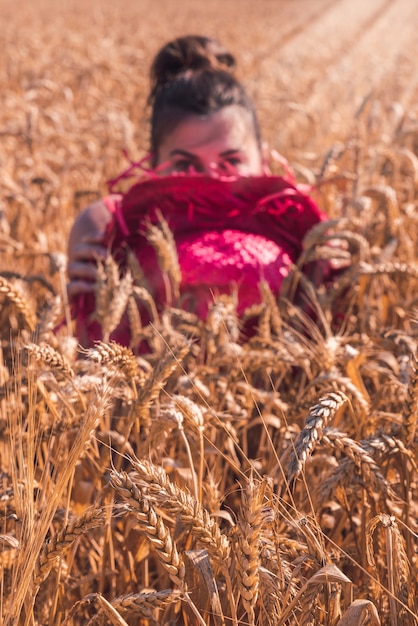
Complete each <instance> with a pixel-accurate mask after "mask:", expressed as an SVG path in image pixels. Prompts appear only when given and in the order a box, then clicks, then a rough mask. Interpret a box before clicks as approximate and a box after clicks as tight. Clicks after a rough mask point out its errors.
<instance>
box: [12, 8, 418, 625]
mask: <svg viewBox="0 0 418 626" xmlns="http://www.w3.org/2000/svg"><path fill="white" fill-rule="evenodd" d="M180 4H181V9H180V8H179V7H178V3H170V2H169V1H168V0H164V1H162V2H161V3H158V6H156V5H155V3H152V2H150V1H148V0H141V1H140V2H136V3H134V2H127V3H125V5H126V6H125V5H124V7H123V10H122V9H121V8H120V7H119V6H117V5H115V4H114V3H111V2H110V0H109V1H108V0H101V1H99V0H97V2H93V0H92V1H91V3H90V4H88V3H87V5H88V6H87V5H86V3H83V6H82V5H81V3H80V2H78V1H77V0H69V1H68V2H67V3H65V6H64V3H63V4H62V5H59V6H58V5H57V6H55V4H54V3H52V2H51V0H44V1H43V2H39V3H37V7H36V9H35V8H33V7H32V6H30V5H29V3H28V2H26V1H23V0H22V1H21V2H19V3H18V5H19V6H18V8H17V6H16V3H14V2H13V3H12V2H11V0H0V19H1V23H2V28H1V32H0V44H1V49H2V50H6V54H3V55H2V56H1V58H0V103H1V113H0V167H1V175H2V185H1V189H0V249H1V267H0V298H1V311H0V316H1V318H0V319H1V325H0V339H1V346H0V347H1V352H2V357H3V358H2V360H1V366H0V434H1V437H0V511H1V518H0V520H1V521H0V615H1V617H0V622H2V623H4V624H5V625H6V626H12V625H13V626H14V625H17V624H19V625H22V626H23V625H25V626H26V625H27V626H29V625H31V626H35V625H40V626H52V625H53V626H55V625H59V624H60V625H61V624H83V625H84V624H109V623H112V624H119V625H120V624H125V625H126V624H128V625H131V624H141V626H142V625H144V626H148V625H149V624H169V623H175V622H176V623H178V624H207V625H212V624H214V625H215V626H218V625H219V626H221V625H223V626H228V625H229V624H233V625H235V626H237V625H238V624H239V625H241V624H242V625H244V624H271V625H273V624H274V625H283V626H296V624H305V625H308V624H321V625H324V626H351V625H353V624H356V625H357V624H382V625H387V626H395V625H399V626H401V625H402V626H403V625H406V626H409V625H412V624H417V621H418V604H417V597H418V588H417V578H416V571H417V566H418V563H417V553H418V541H417V537H418V525H417V518H418V510H417V502H418V472H417V455H418V452H417V451H418V440H417V420H418V404H417V350H418V343H417V342H418V295H417V294H418V290H417V287H418V256H417V250H418V217H417V216H418V212H417V209H416V203H417V195H418V120H417V117H416V108H417V106H418V90H417V84H418V75H417V73H416V67H415V59H414V58H413V55H412V51H413V50H414V44H415V33H416V29H417V27H418V24H417V17H416V10H415V3H414V2H409V0H400V1H399V2H390V1H384V0H372V1H371V2H369V3H367V6H365V3H364V2H360V0H351V2H348V0H342V1H341V2H339V3H336V2H329V1H328V2H327V1H326V0H318V2H315V3H311V2H308V0H299V1H298V2H286V1H285V0H281V1H280V2H277V0H263V2H262V8H260V7H261V5H260V3H258V4H257V3H253V2H251V3H250V2H249V1H248V2H247V0H242V3H241V2H240V10H239V11H237V10H236V7H237V4H236V2H234V1H233V0H223V1H222V2H220V1H219V0H212V1H211V2H208V3H204V4H205V6H203V3H202V5H196V3H192V2H191V0H190V2H189V0H185V1H184V2H182V3H180ZM359 7H361V11H360V10H359ZM144 16H146V19H144ZM249 23H251V25H252V29H251V31H249V30H248V24H249ZM185 31H188V32H190V31H195V32H202V31H205V32H206V33H208V34H209V35H215V34H216V35H218V36H219V38H220V39H221V40H222V41H224V42H225V43H226V45H228V46H230V47H231V48H232V50H233V51H234V52H236V53H237V56H238V57H239V58H240V59H242V61H241V65H240V71H241V74H242V75H243V76H245V80H246V83H247V84H248V89H249V91H250V93H251V95H252V96H253V97H254V98H255V101H256V104H257V107H258V109H259V111H260V119H261V123H262V130H263V134H264V136H265V138H266V140H268V141H269V142H270V145H271V146H274V147H276V148H278V149H279V150H280V151H281V152H282V153H283V154H285V155H286V157H288V158H289V159H290V161H291V163H292V165H293V166H294V169H295V172H296V174H297V176H298V178H299V180H300V181H301V182H304V183H306V182H308V183H310V184H312V183H315V185H316V190H315V192H314V193H315V194H316V196H317V199H318V201H319V202H320V204H321V206H323V207H324V208H325V209H326V210H327V211H328V212H329V214H330V216H331V217H332V218H333V221H332V223H331V224H330V225H328V226H327V229H328V230H325V229H324V228H323V227H321V226H320V227H318V228H317V229H315V230H314V231H312V232H311V233H310V234H309V235H308V237H307V238H306V241H305V247H304V253H303V259H302V260H301V263H300V264H299V267H295V268H294V269H293V271H292V273H291V275H290V276H289V278H288V279H287V280H286V282H285V284H284V287H283V298H282V299H281V300H280V301H279V302H276V301H275V299H274V297H273V296H272V294H271V293H270V291H269V289H268V287H267V286H265V285H264V286H263V287H262V290H263V303H262V304H261V305H260V306H258V307H255V308H254V309H252V310H248V311H247V312H246V314H245V316H244V317H245V319H246V320H248V321H250V320H253V321H254V324H255V325H256V332H255V334H254V336H252V337H251V339H250V340H248V341H247V342H245V343H244V342H242V341H241V340H240V322H239V321H238V320H237V317H236V315H235V308H234V301H233V299H228V298H223V299H220V300H219V301H218V302H216V303H214V306H213V308H212V310H211V313H210V315H209V318H208V320H207V322H206V323H205V324H203V323H201V322H199V321H198V320H197V319H196V318H195V317H194V316H193V315H191V314H189V313H187V312H185V311H183V310H182V309H181V307H180V306H179V303H178V301H177V300H178V297H177V296H178V293H177V284H178V274H177V272H176V269H177V268H176V265H175V263H174V262H173V261H172V258H173V257H172V255H173V248H172V242H170V233H169V232H167V230H166V229H165V227H164V225H162V227H161V229H156V230H153V231H152V232H151V231H150V233H149V235H150V238H151V240H152V241H154V244H155V246H156V248H157V250H158V252H159V255H160V257H161V262H162V264H163V266H164V263H166V267H165V269H166V271H167V286H168V287H167V288H169V289H170V294H171V304H172V306H170V307H167V308H166V310H164V311H162V312H161V311H157V309H156V307H155V303H154V302H153V301H152V298H151V296H150V294H149V292H148V291H147V289H146V283H145V281H144V279H143V276H142V275H141V272H140V271H139V268H138V267H136V266H135V264H134V263H132V264H131V267H130V272H129V273H128V274H127V275H126V277H124V278H122V279H121V278H120V277H119V275H118V274H117V273H115V268H114V266H112V263H111V262H108V263H107V265H106V264H105V265H103V267H102V272H101V278H100V282H99V285H98V292H97V294H98V303H99V306H98V310H97V318H98V319H99V320H100V321H101V322H102V324H103V330H104V336H105V338H108V337H109V335H110V333H111V330H112V328H113V327H114V325H115V324H117V323H118V320H119V319H120V317H121V315H123V314H124V309H125V308H126V310H127V318H128V321H129V323H130V325H131V328H132V332H133V336H134V337H135V341H136V344H137V343H138V342H140V341H142V340H143V339H145V340H146V341H148V343H149V345H150V346H151V351H150V353H148V354H146V355H144V356H141V357H138V356H136V355H135V354H134V352H133V351H131V350H130V349H128V348H121V347H120V346H118V345H116V344H113V343H109V342H107V341H104V342H103V343H99V344H97V345H96V346H95V348H94V349H92V350H89V351H87V352H84V353H83V352H80V351H77V346H76V342H75V341H74V338H73V336H72V328H71V323H70V320H69V312H68V302H67V299H66V295H65V272H64V268H65V242H66V238H67V234H68V230H69V228H70V225H71V223H72V221H73V219H74V215H75V213H76V212H77V210H79V209H80V208H81V207H82V206H84V205H85V204H87V203H88V202H90V201H91V200H93V199H96V198H97V197H99V196H100V195H101V194H103V193H104V192H105V191H106V181H107V180H108V179H109V178H111V177H113V176H115V175H116V174H118V173H119V171H120V170H122V169H123V168H124V167H125V165H126V160H125V159H124V157H123V150H124V149H126V150H128V152H129V155H130V157H131V158H132V159H137V158H139V157H140V156H141V154H142V153H143V152H144V151H145V150H146V145H147V122H146V117H147V113H146V111H145V108H144V107H145V98H146V93H147V77H146V72H145V71H144V68H146V67H147V66H148V65H149V62H150V60H151V58H152V55H153V54H154V52H155V51H156V49H157V48H158V47H159V46H160V45H161V44H162V43H163V42H164V41H166V40H167V39H168V38H170V37H172V36H174V35H176V34H180V33H184V32H185ZM325 67H327V70H328V71H327V72H325V71H324V68H325ZM278 94H279V95H278ZM274 167H275V168H277V170H278V171H280V168H281V166H280V165H279V164H278V163H277V162H276V163H275V164H274ZM335 236H337V237H338V238H339V239H340V240H342V241H343V242H345V246H346V249H345V250H343V251H341V249H338V248H335V250H334V249H333V248H332V247H330V246H329V245H328V240H329V238H330V237H331V238H332V237H335ZM164 255H165V256H164ZM170 255H171V256H170ZM330 255H331V256H334V257H335V259H336V260H337V257H340V258H341V257H342V260H343V261H344V260H346V259H347V258H348V259H350V266H349V268H348V269H344V270H342V271H341V273H340V275H339V276H338V278H337V279H336V280H335V281H334V283H333V284H332V286H330V287H329V289H325V288H324V287H319V288H317V287H315V286H314V285H313V284H311V283H310V282H309V280H307V279H306V277H305V276H304V275H303V274H302V273H301V272H300V269H301V264H302V262H310V261H312V260H321V259H322V260H324V259H327V258H328V257H329V256H330ZM170 272H171V274H170ZM295 296H296V297H297V301H296V300H295ZM138 300H139V301H141V302H142V303H143V304H144V305H145V306H147V307H148V309H149V311H150V314H151V318H152V320H153V321H152V324H151V325H149V326H146V327H143V326H142V325H141V322H140V320H139V318H138V315H137V309H136V305H135V302H136V301H138ZM307 306H309V308H311V309H313V310H314V311H315V314H316V315H315V317H316V322H315V323H314V322H313V321H312V318H307V317H306V315H305V314H304V312H303V311H304V310H306V308H307ZM57 327H58V328H57Z"/></svg>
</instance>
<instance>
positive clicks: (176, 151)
mask: <svg viewBox="0 0 418 626" xmlns="http://www.w3.org/2000/svg"><path fill="white" fill-rule="evenodd" d="M237 152H238V153H239V152H241V149H240V148H231V149H230V150H224V152H221V153H220V154H219V156H221V157H226V156H231V154H237ZM177 155H178V156H185V157H189V158H191V159H195V160H196V159H198V158H199V157H197V156H196V155H195V154H193V152H188V151H187V150H182V149H181V148H174V150H171V151H170V156H177Z"/></svg>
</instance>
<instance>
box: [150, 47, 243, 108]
mask: <svg viewBox="0 0 418 626" xmlns="http://www.w3.org/2000/svg"><path fill="white" fill-rule="evenodd" d="M234 68H235V58H234V56H233V55H232V54H231V53H230V52H229V51H228V50H227V49H226V48H224V47H223V46H221V44H220V43H218V42H217V41H216V39H211V38H210V37H203V36H201V35H187V36H185V37H178V38H177V39H174V40H173V41H171V42H169V43H168V44H166V45H165V46H164V47H163V48H161V50H160V51H159V52H158V53H157V55H156V57H155V59H154V61H153V63H152V65H151V97H152V96H153V95H155V93H156V91H158V89H159V88H160V87H161V86H162V85H165V84H166V83H169V82H171V81H172V80H174V79H175V78H176V77H177V76H179V75H181V74H185V73H186V72H189V71H191V72H201V71H205V70H206V71H207V70H233V69H234Z"/></svg>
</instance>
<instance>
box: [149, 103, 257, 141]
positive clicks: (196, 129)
mask: <svg viewBox="0 0 418 626" xmlns="http://www.w3.org/2000/svg"><path fill="white" fill-rule="evenodd" d="M256 142H257V140H256V136H255V129H254V123H253V120H252V117H251V114H250V113H249V112H248V111H246V110H245V109H243V108H242V107H240V106H236V105H233V106H229V107H224V108H223V109H220V110H219V111H216V112H215V113H211V114H209V115H189V116H187V117H185V118H183V119H182V120H181V121H179V123H178V124H177V125H176V126H175V127H174V129H173V130H172V131H171V132H170V133H169V134H168V135H167V136H166V137H165V138H164V140H163V141H162V142H161V148H163V149H164V150H165V151H171V150H176V149H182V150H186V151H188V152H195V151H198V150H199V149H200V148H201V147H207V146H209V145H213V146H214V147H216V146H219V148H220V149H221V148H222V149H225V150H226V149H237V150H239V149H245V147H246V146H247V145H248V144H249V143H250V144H254V143H256Z"/></svg>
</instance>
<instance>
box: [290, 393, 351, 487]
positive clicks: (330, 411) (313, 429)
mask: <svg viewBox="0 0 418 626" xmlns="http://www.w3.org/2000/svg"><path fill="white" fill-rule="evenodd" d="M347 401H348V398H347V396H346V395H345V394H344V393H342V392H335V391H332V392H331V393H329V394H328V395H326V396H324V397H322V398H320V400H319V402H318V404H315V405H314V406H313V407H311V409H310V410H309V414H308V416H307V418H306V420H305V428H304V429H303V430H302V431H301V432H300V433H299V436H298V438H297V439H296V441H295V444H294V450H293V453H292V455H291V458H290V461H289V482H293V481H294V480H295V479H296V478H297V477H298V476H299V474H300V473H301V472H302V470H303V468H304V466H305V464H306V461H307V459H308V458H309V456H310V454H312V451H313V450H314V449H315V446H316V445H317V443H318V441H319V440H320V439H321V437H322V430H323V428H324V427H325V426H326V425H327V424H328V423H329V422H330V420H332V418H333V417H334V416H335V415H336V413H337V411H338V410H339V409H340V408H341V407H342V406H344V404H345V403H346V402H347Z"/></svg>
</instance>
